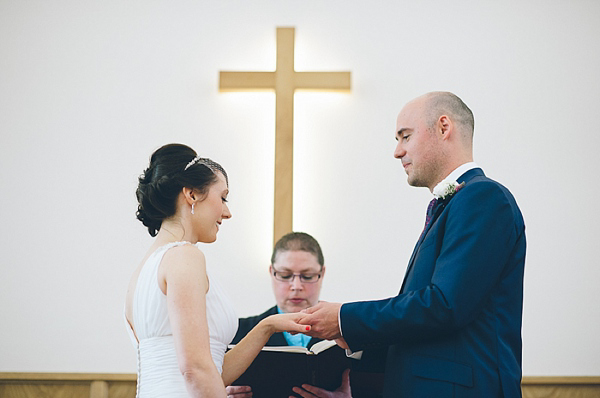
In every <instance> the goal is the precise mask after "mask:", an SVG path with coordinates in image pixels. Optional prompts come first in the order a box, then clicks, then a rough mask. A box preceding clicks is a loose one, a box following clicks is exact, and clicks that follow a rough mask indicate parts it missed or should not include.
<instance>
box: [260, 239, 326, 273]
mask: <svg viewBox="0 0 600 398" xmlns="http://www.w3.org/2000/svg"><path fill="white" fill-rule="evenodd" d="M288 250H300V251H305V252H309V253H312V254H314V255H315V257H316V258H317V262H318V263H319V264H320V265H321V268H323V265H324V264H325V258H324V257H323V251H322V250H321V246H320V245H319V242H317V240H316V239H315V238H313V237H312V236H310V235H309V234H307V233H306V232H290V233H288V234H285V235H283V236H282V237H281V238H280V239H279V240H278V241H277V243H275V247H274V248H273V254H272V255H271V264H274V263H275V258H276V257H277V253H278V252H280V251H281V252H283V251H288Z"/></svg>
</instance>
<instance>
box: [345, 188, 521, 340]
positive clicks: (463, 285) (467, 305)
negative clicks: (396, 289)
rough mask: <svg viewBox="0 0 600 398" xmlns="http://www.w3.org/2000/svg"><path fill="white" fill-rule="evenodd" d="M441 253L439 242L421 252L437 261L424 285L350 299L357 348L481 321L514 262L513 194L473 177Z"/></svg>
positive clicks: (448, 224) (349, 322)
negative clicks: (389, 294)
mask: <svg viewBox="0 0 600 398" xmlns="http://www.w3.org/2000/svg"><path fill="white" fill-rule="evenodd" d="M444 211H447V212H448V216H447V218H446V219H445V225H442V226H440V228H443V232H441V233H443V241H442V244H441V248H440V249H439V254H438V253H437V252H436V250H437V249H434V248H433V247H427V248H424V249H426V250H424V251H425V252H426V253H427V254H425V255H423V256H420V257H419V258H418V259H416V261H417V262H415V264H414V265H413V267H414V269H416V268H417V267H420V266H423V264H422V263H421V261H432V262H435V266H434V271H433V274H432V277H431V281H430V283H429V284H428V285H427V286H424V287H423V288H421V289H418V290H413V291H407V292H405V293H403V294H400V295H398V296H395V297H392V298H388V299H384V300H378V301H366V302H356V303H348V304H344V305H343V306H342V308H341V314H340V317H341V328H342V334H343V336H344V338H345V340H346V342H347V343H348V344H349V346H350V348H351V349H352V350H353V351H358V350H361V349H364V348H365V347H369V346H374V345H380V344H385V345H391V344H398V343H401V342H411V341H422V340H424V339H429V338H433V337H436V336H441V335H443V334H447V333H452V332H453V331H456V330H459V329H461V328H462V327H464V326H465V325H467V324H469V323H470V322H471V321H472V320H474V319H475V318H476V317H477V316H478V314H479V313H480V312H481V311H482V308H483V307H484V305H485V303H486V301H487V300H488V299H489V296H490V294H491V292H492V290H493V288H494V286H495V285H496V284H497V283H498V282H499V281H500V279H501V275H502V274H503V273H505V272H507V270H505V268H506V267H509V266H510V264H509V262H508V258H509V255H510V253H511V251H512V250H513V249H514V247H515V244H516V241H517V239H518V235H519V233H520V228H518V222H517V221H516V218H517V215H516V214H515V213H514V212H515V210H514V208H513V206H512V197H510V193H508V192H507V191H506V190H505V189H504V188H503V187H502V186H500V185H499V184H497V183H495V182H493V181H490V180H483V181H478V182H473V183H471V184H469V185H467V186H466V187H465V188H463V189H462V190H461V191H460V192H458V193H457V194H456V196H455V197H453V198H452V199H451V201H450V203H449V204H448V206H447V208H446V209H445V210H444ZM438 233H439V232H438Z"/></svg>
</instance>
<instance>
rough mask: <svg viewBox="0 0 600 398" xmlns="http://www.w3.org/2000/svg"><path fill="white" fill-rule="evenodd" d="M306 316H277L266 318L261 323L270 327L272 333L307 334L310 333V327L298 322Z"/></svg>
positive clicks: (293, 314) (297, 314)
mask: <svg viewBox="0 0 600 398" xmlns="http://www.w3.org/2000/svg"><path fill="white" fill-rule="evenodd" d="M303 316H304V314H301V313H298V312H297V313H292V314H275V315H271V316H268V317H266V318H265V319H263V320H262V321H261V323H262V322H264V323H265V325H266V326H268V327H269V329H270V330H271V333H278V332H290V333H294V334H295V333H306V332H308V331H310V326H308V325H301V324H299V323H298V321H299V320H300V319H301V318H302V317H303Z"/></svg>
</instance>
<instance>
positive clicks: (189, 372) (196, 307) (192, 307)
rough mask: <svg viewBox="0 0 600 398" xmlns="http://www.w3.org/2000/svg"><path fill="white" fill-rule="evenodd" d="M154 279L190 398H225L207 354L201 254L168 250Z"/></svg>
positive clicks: (205, 283) (188, 249)
mask: <svg viewBox="0 0 600 398" xmlns="http://www.w3.org/2000/svg"><path fill="white" fill-rule="evenodd" d="M158 279H159V285H160V286H161V290H163V292H164V293H166V295H167V304H168V311H169V321H170V323H171V328H172V330H173V338H174V340H175V350H176V353H177V362H178V364H179V370H180V371H181V374H182V375H183V377H184V379H185V384H186V388H187V390H188V392H189V394H190V396H192V397H226V393H225V386H224V385H223V380H222V379H221V375H219V371H218V370H217V367H216V366H215V364H214V362H213V360H212V356H211V353H210V340H209V335H208V322H207V320H206V292H207V291H208V279H207V277H206V260H205V258H204V254H203V253H202V252H201V251H200V250H198V248H197V247H194V246H191V245H184V246H179V247H174V248H172V249H170V250H169V251H168V252H167V253H165V256H164V257H163V261H162V263H161V265H160V268H159V278H158Z"/></svg>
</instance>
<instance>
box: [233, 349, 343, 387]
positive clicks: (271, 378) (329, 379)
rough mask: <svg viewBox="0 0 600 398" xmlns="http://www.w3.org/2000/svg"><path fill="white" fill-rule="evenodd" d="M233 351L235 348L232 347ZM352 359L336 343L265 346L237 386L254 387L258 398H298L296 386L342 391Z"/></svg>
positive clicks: (237, 382) (235, 383)
mask: <svg viewBox="0 0 600 398" xmlns="http://www.w3.org/2000/svg"><path fill="white" fill-rule="evenodd" d="M229 347H230V348H231V347H233V346H229ZM350 361H352V359H350V358H348V357H347V356H346V352H345V351H344V350H343V349H341V348H340V347H339V346H337V345H336V344H335V342H334V341H330V340H323V341H319V342H318V343H315V344H314V345H313V346H312V347H311V349H310V350H308V349H307V348H304V347H291V346H283V347H263V349H262V350H261V352H260V353H259V354H258V356H257V357H256V359H255V360H254V362H252V364H251V365H250V367H249V368H248V369H247V370H246V372H244V374H242V375H241V376H240V378H239V379H237V380H236V381H235V382H234V383H233V385H238V386H250V387H252V391H253V393H254V394H253V397H254V398H287V397H289V396H294V395H295V394H294V393H293V391H292V387H295V386H298V387H299V386H301V385H302V384H311V385H313V386H317V387H321V388H324V389H326V390H329V391H333V390H335V389H336V388H338V387H339V386H340V384H341V382H342V373H343V372H344V370H345V369H347V368H349V367H350Z"/></svg>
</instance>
